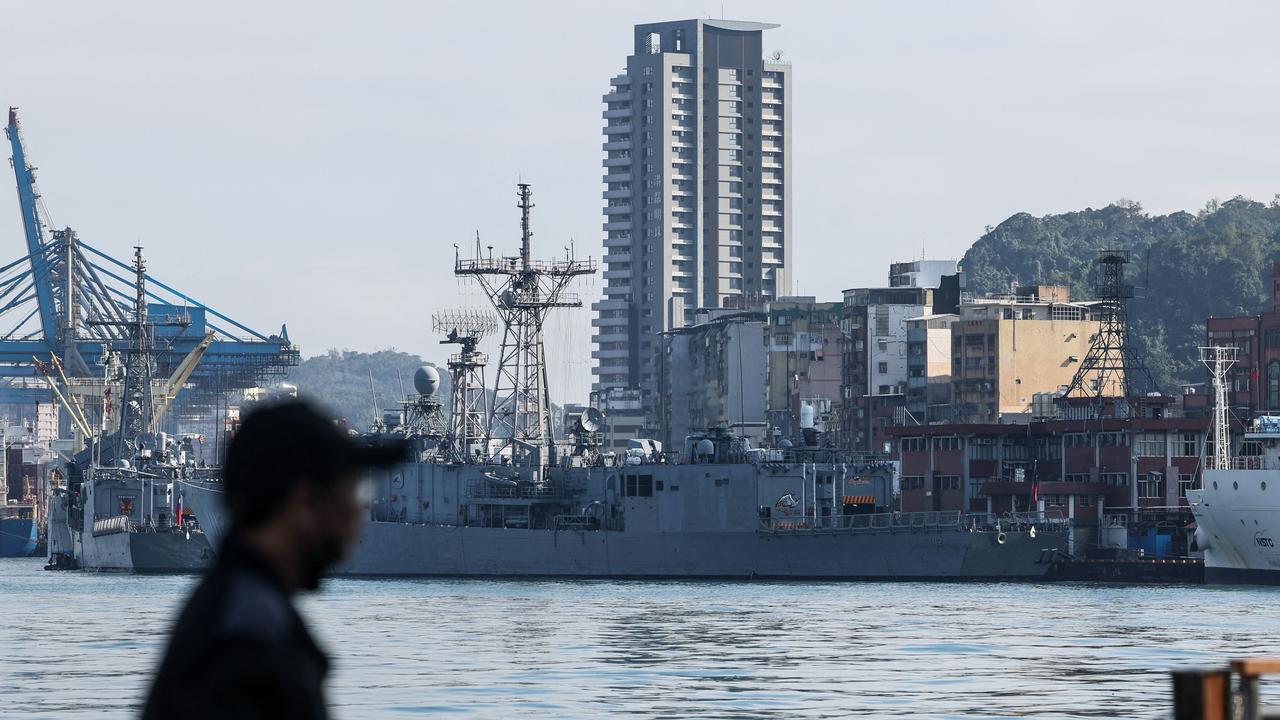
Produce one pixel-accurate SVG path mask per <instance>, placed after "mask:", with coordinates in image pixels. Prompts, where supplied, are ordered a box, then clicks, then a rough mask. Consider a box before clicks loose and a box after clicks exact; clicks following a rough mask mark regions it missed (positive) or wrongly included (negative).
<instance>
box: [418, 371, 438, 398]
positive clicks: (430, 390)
mask: <svg viewBox="0 0 1280 720" xmlns="http://www.w3.org/2000/svg"><path fill="white" fill-rule="evenodd" d="M413 388H414V389H415V390H417V391H418V394H419V395H435V394H436V390H439V389H440V371H439V370H436V369H435V368H433V367H431V366H430V365H423V366H422V367H420V368H418V369H417V370H414V371H413Z"/></svg>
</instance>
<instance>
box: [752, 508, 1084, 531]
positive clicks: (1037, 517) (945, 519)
mask: <svg viewBox="0 0 1280 720" xmlns="http://www.w3.org/2000/svg"><path fill="white" fill-rule="evenodd" d="M1069 524H1070V521H1069V520H1068V519H1067V518H1065V517H1063V516H1062V515H1061V514H1060V513H1057V512H1026V513H1005V514H1004V515H996V514H993V513H965V512H960V511H958V510H942V511H924V512H899V513H864V514H858V515H828V516H825V517H816V518H815V517H768V518H761V519H760V527H761V529H762V530H766V531H769V532H794V531H798V530H806V531H836V532H842V531H850V532H858V531H868V532H875V531H895V532H896V531H907V532H915V531H927V530H934V531H936V530H973V531H983V532H986V531H1005V530H1010V531H1014V530H1026V529H1029V528H1031V527H1037V528H1044V529H1058V528H1065V527H1067V526H1068V525H1069Z"/></svg>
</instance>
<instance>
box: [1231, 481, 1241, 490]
mask: <svg viewBox="0 0 1280 720" xmlns="http://www.w3.org/2000/svg"><path fill="white" fill-rule="evenodd" d="M1231 489H1232V490H1239V489H1240V483H1238V482H1234V481H1233V482H1232V483H1231Z"/></svg>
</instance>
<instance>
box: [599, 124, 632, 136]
mask: <svg viewBox="0 0 1280 720" xmlns="http://www.w3.org/2000/svg"><path fill="white" fill-rule="evenodd" d="M604 134H605V135H630V134H631V124H630V123H627V124H626V125H605V126H604Z"/></svg>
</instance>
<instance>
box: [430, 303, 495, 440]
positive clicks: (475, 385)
mask: <svg viewBox="0 0 1280 720" xmlns="http://www.w3.org/2000/svg"><path fill="white" fill-rule="evenodd" d="M431 329H432V331H433V332H437V333H442V334H444V336H445V339H444V340H441V341H440V343H441V344H442V345H458V346H460V347H459V350H458V352H457V353H456V354H454V355H450V356H449V376H450V379H451V380H452V381H453V384H452V392H451V394H450V412H449V453H450V455H451V457H452V459H454V460H464V459H468V458H471V457H472V456H473V454H474V453H475V451H476V450H477V449H479V448H481V447H482V446H483V443H484V441H485V435H486V434H487V430H488V422H489V392H488V390H487V389H486V388H485V384H484V366H485V364H487V363H488V362H489V358H488V357H487V356H486V355H485V354H484V353H482V352H480V351H479V350H477V349H476V348H477V346H478V345H479V344H480V341H481V340H483V339H484V338H486V337H488V336H490V335H492V334H494V333H495V332H497V330H498V320H497V318H495V317H494V316H493V315H492V314H490V313H487V312H483V311H480V310H471V309H457V310H444V311H441V312H438V313H435V314H434V315H432V316H431Z"/></svg>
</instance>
